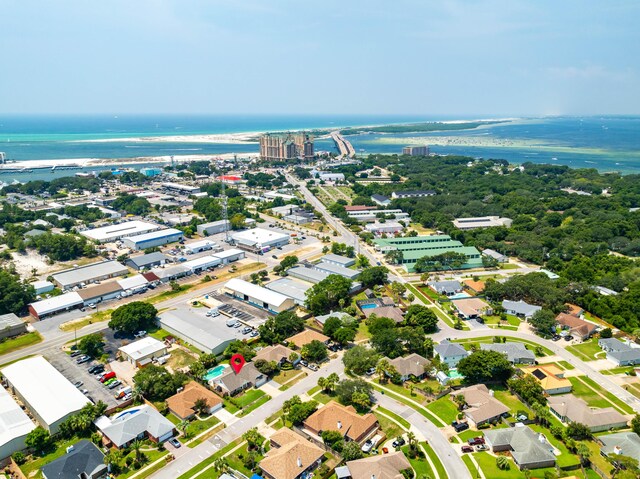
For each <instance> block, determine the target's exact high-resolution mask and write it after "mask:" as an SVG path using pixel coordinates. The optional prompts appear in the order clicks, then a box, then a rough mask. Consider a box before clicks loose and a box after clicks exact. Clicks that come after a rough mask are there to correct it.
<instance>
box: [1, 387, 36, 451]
mask: <svg viewBox="0 0 640 479" xmlns="http://www.w3.org/2000/svg"><path fill="white" fill-rule="evenodd" d="M35 428H36V425H35V424H34V423H33V421H31V419H29V416H27V414H26V413H25V412H24V411H23V410H22V408H21V407H20V406H19V405H18V403H17V402H16V401H15V399H13V397H12V396H11V394H9V393H8V392H7V390H6V389H5V388H3V387H2V386H0V459H4V458H5V457H9V456H11V455H12V454H13V453H14V452H17V451H22V450H23V449H24V448H25V444H24V440H25V439H26V437H27V434H29V433H30V432H31V431H33V430H34V429H35Z"/></svg>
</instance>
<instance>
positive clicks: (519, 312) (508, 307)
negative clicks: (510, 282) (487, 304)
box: [502, 299, 542, 319]
mask: <svg viewBox="0 0 640 479" xmlns="http://www.w3.org/2000/svg"><path fill="white" fill-rule="evenodd" d="M502 307H503V308H504V311H505V313H507V314H511V315H513V316H518V317H519V318H525V319H529V318H531V317H532V316H533V315H534V314H535V313H536V312H538V311H540V310H541V309H542V306H536V305H533V304H529V303H526V302H524V301H522V300H520V301H509V300H508V299H505V300H504V301H503V302H502Z"/></svg>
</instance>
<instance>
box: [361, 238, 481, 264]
mask: <svg viewBox="0 0 640 479" xmlns="http://www.w3.org/2000/svg"><path fill="white" fill-rule="evenodd" d="M373 243H374V244H375V248H376V250H377V251H380V252H382V253H385V254H386V253H388V252H390V251H396V250H397V251H401V252H402V261H401V262H400V264H402V265H404V267H405V269H406V270H407V272H409V273H411V272H413V271H414V268H415V264H416V262H417V261H418V260H419V259H420V258H424V257H433V256H438V255H441V254H444V253H450V252H452V253H462V254H464V255H465V256H466V257H467V261H466V262H465V263H464V264H463V265H462V266H460V269H471V268H481V267H482V256H481V254H480V252H479V251H478V250H477V249H476V248H474V247H473V246H464V245H463V244H462V243H461V242H460V241H456V240H452V239H451V237H450V236H449V235H432V236H411V237H404V238H386V239H377V240H374V241H373Z"/></svg>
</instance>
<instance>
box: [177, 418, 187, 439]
mask: <svg viewBox="0 0 640 479" xmlns="http://www.w3.org/2000/svg"><path fill="white" fill-rule="evenodd" d="M188 427H189V421H186V420H182V421H180V422H179V423H178V429H180V430H181V431H182V435H183V436H184V437H187V428H188Z"/></svg>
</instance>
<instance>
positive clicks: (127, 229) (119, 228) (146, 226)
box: [80, 221, 160, 243]
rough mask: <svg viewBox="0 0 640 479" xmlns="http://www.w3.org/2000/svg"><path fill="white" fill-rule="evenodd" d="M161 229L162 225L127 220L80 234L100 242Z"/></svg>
mask: <svg viewBox="0 0 640 479" xmlns="http://www.w3.org/2000/svg"><path fill="white" fill-rule="evenodd" d="M158 229H160V226H158V225H156V224H153V223H147V222H146V221H127V222H125V223H120V224H118V225H109V226H103V227H102V228H94V229H92V230H86V231H82V232H81V233H80V234H81V235H82V236H86V237H87V238H89V239H91V240H94V241H97V242H98V243H109V242H111V241H116V240H119V239H122V238H127V237H129V236H135V235H140V234H143V233H148V232H150V231H155V230H158Z"/></svg>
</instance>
